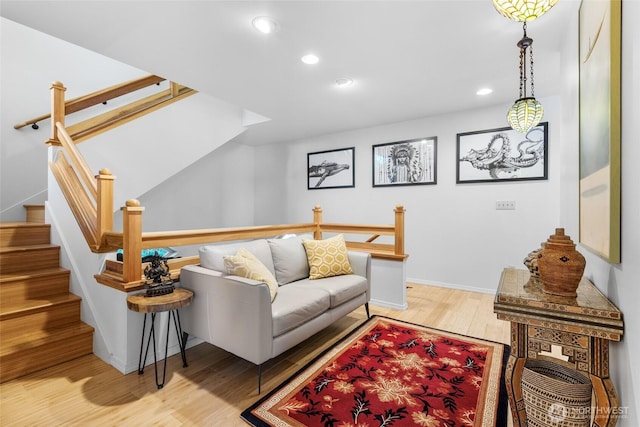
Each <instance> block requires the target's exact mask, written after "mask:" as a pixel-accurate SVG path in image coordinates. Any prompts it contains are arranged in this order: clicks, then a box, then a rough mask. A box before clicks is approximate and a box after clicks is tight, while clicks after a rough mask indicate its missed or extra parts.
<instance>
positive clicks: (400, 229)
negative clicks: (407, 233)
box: [394, 205, 405, 255]
mask: <svg viewBox="0 0 640 427" xmlns="http://www.w3.org/2000/svg"><path fill="white" fill-rule="evenodd" d="M394 212H395V219H396V221H395V227H394V228H395V232H396V233H395V239H394V240H395V242H394V243H395V245H394V246H395V247H394V251H395V254H396V255H404V212H405V210H404V207H403V206H402V205H397V206H396V208H395V209H394Z"/></svg>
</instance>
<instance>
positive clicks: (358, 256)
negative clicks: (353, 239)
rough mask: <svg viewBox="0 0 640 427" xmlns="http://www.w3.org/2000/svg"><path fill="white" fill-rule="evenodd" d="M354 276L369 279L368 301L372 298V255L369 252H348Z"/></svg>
mask: <svg viewBox="0 0 640 427" xmlns="http://www.w3.org/2000/svg"><path fill="white" fill-rule="evenodd" d="M347 255H348V256H349V264H351V270H353V274H357V275H358V276H362V277H366V278H367V284H368V289H367V301H369V298H370V297H371V254H370V253H368V252H357V251H347Z"/></svg>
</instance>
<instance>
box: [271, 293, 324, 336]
mask: <svg viewBox="0 0 640 427" xmlns="http://www.w3.org/2000/svg"><path fill="white" fill-rule="evenodd" d="M329 305H330V296H329V293H328V292H327V291H325V290H323V289H320V288H318V287H313V286H298V282H296V283H291V284H289V285H287V286H282V287H280V288H279V289H278V298H276V299H275V300H274V301H273V304H271V317H272V321H273V336H274V337H277V336H279V335H282V334H284V333H285V332H287V331H290V330H292V329H294V328H297V327H298V326H300V325H302V324H304V323H306V322H308V321H309V320H311V319H313V318H314V317H316V316H319V315H320V314H322V313H324V312H325V311H327V310H328V309H329Z"/></svg>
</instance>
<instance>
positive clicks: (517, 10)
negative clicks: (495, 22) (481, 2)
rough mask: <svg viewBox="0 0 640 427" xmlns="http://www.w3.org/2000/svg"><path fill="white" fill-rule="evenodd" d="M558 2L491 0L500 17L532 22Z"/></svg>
mask: <svg viewBox="0 0 640 427" xmlns="http://www.w3.org/2000/svg"><path fill="white" fill-rule="evenodd" d="M556 3H558V0H493V6H494V7H495V8H496V10H497V11H498V12H500V14H501V15H503V16H506V17H507V18H509V19H511V20H514V21H519V22H526V21H533V20H534V19H537V18H539V17H541V16H542V15H544V14H545V13H546V12H547V11H548V10H549V9H551V8H552V7H553V6H554V5H555V4H556Z"/></svg>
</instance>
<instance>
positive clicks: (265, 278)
mask: <svg viewBox="0 0 640 427" xmlns="http://www.w3.org/2000/svg"><path fill="white" fill-rule="evenodd" d="M223 259H224V266H225V267H226V269H227V273H229V274H233V275H235V276H240V277H246V278H247V279H253V280H259V281H261V282H264V283H266V284H267V286H269V293H270V294H271V301H272V302H273V300H274V299H275V297H276V294H277V293H278V282H277V281H276V278H275V277H273V274H272V273H271V272H270V271H269V269H268V268H267V267H266V266H265V265H264V264H263V263H262V262H260V260H259V259H258V258H256V256H255V255H254V254H252V253H251V252H249V251H248V250H246V249H245V248H240V249H239V250H238V252H236V254H235V255H226V256H224V257H223Z"/></svg>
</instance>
